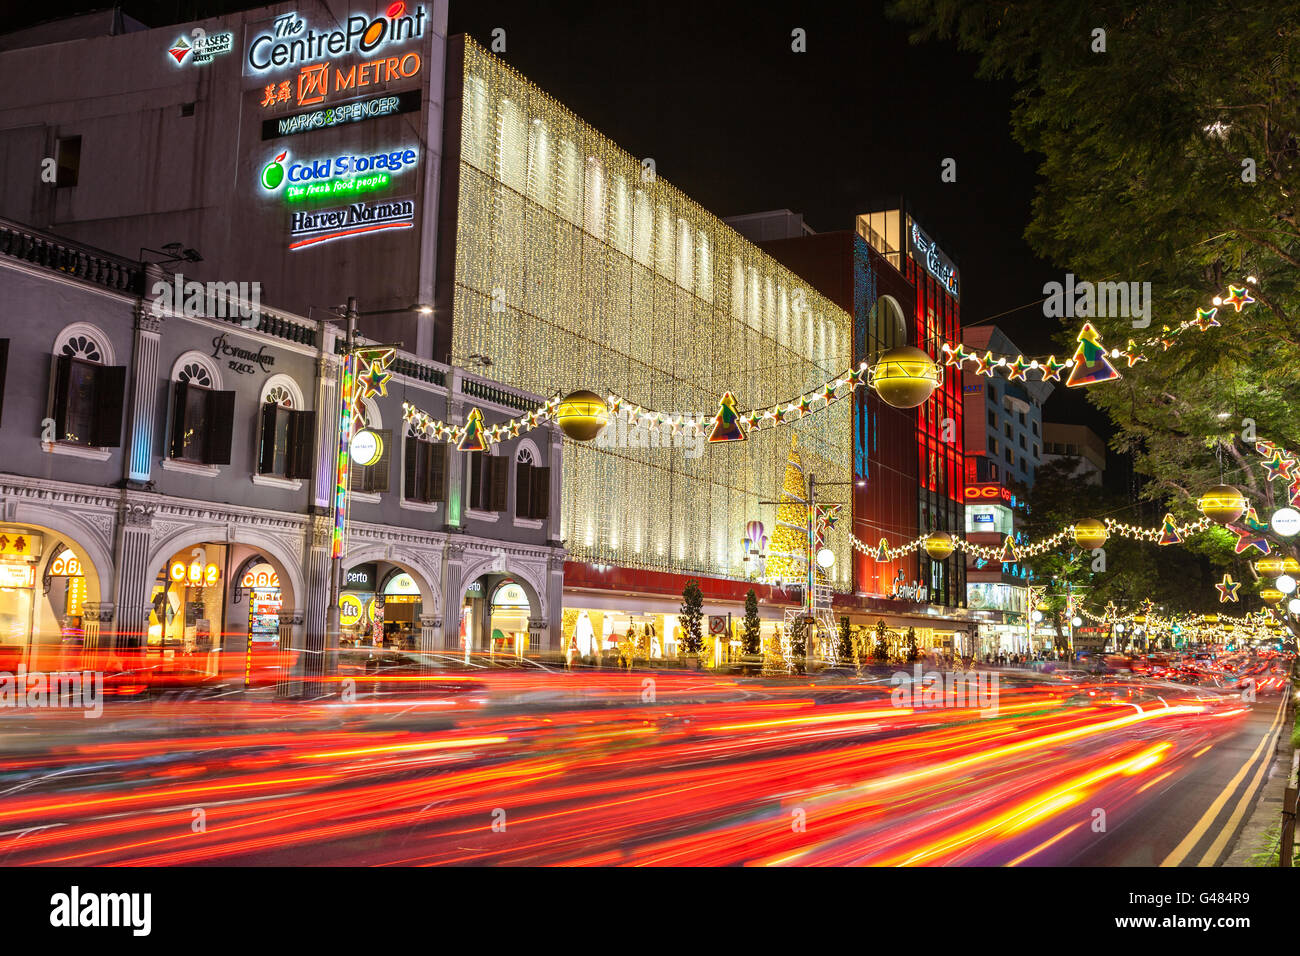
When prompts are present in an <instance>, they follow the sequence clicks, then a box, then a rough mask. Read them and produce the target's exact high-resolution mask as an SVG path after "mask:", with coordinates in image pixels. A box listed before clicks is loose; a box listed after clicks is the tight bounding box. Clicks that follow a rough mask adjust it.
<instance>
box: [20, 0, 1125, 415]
mask: <svg viewBox="0 0 1300 956" xmlns="http://www.w3.org/2000/svg"><path fill="white" fill-rule="evenodd" d="M329 2H330V3H331V4H332V5H335V6H336V7H337V11H336V12H337V13H339V15H340V16H345V15H346V13H347V12H349V11H348V10H346V9H344V8H345V7H346V5H347V4H346V0H329ZM94 6H96V5H95V4H86V3H84V2H82V3H78V2H76V0H53V2H47V3H44V4H42V5H41V6H40V8H39V10H33V11H32V12H29V13H28V14H27V16H26V18H25V19H26V20H27V22H36V21H38V20H41V19H47V18H49V17H50V16H52V15H54V14H57V13H63V12H73V11H74V10H77V9H81V10H85V9H91V8H94ZM255 6H259V4H255V3H240V2H230V0H140V2H132V0H126V2H125V3H123V8H124V10H125V11H126V12H127V13H128V14H131V15H132V16H135V17H136V18H137V19H140V20H142V21H143V22H145V23H146V24H148V25H150V26H162V25H165V24H167V23H176V22H184V21H186V20H190V19H195V18H198V17H201V16H209V15H212V16H215V15H220V14H221V13H224V12H229V11H232V10H240V9H249V8H253V7H255ZM817 6H818V9H815V10H811V9H809V5H807V4H793V3H791V4H787V5H786V10H785V11H784V12H783V11H782V10H781V9H779V8H775V7H773V6H768V5H763V6H757V5H753V4H743V3H730V2H680V3H679V2H661V3H654V4H646V3H627V4H611V3H609V2H608V0H594V2H581V0H578V2H551V3H538V2H537V0H530V2H527V3H525V2H516V0H451V8H450V23H449V32H450V33H452V34H455V33H463V32H464V33H469V34H471V35H472V36H474V37H475V38H476V39H477V40H479V41H480V42H481V43H483V44H484V45H488V44H490V42H491V38H492V30H493V29H494V28H496V27H501V28H503V29H504V30H505V31H506V50H505V52H504V54H502V55H503V57H504V59H505V60H506V61H507V62H509V63H510V64H511V65H512V66H514V67H515V68H517V69H519V70H520V71H521V72H522V73H524V74H525V75H527V76H528V77H529V78H530V79H531V80H533V81H534V82H536V83H537V84H538V85H539V86H541V87H542V88H543V89H545V90H547V91H548V92H549V93H551V94H552V95H553V96H555V97H556V98H557V99H559V100H560V101H561V102H563V103H565V104H566V105H567V106H569V108H570V109H572V110H573V111H574V112H575V113H576V114H577V115H578V116H580V117H582V118H583V119H585V120H587V121H588V122H589V123H591V124H592V125H593V126H594V127H596V128H597V129H599V130H600V131H601V132H603V133H605V134H606V135H608V136H609V137H610V138H612V139H613V140H614V141H615V142H617V143H619V144H620V145H621V146H623V147H624V148H625V149H626V150H628V151H629V152H630V153H632V154H633V155H635V156H638V157H642V158H644V157H647V156H649V157H653V158H654V160H655V163H656V167H657V170H658V173H659V175H661V176H663V177H665V178H666V179H668V180H669V181H670V182H672V183H673V184H674V185H675V186H677V187H678V188H680V189H681V190H682V191H684V192H685V193H686V194H687V195H689V196H691V197H692V198H693V199H695V200H696V201H698V202H699V203H700V204H701V205H702V206H704V207H705V208H707V209H709V210H711V211H713V212H714V213H716V214H717V215H719V216H723V217H725V216H730V215H736V214H740V213H746V212H757V211H761V210H766V209H780V208H788V209H791V210H793V211H795V212H801V213H803V214H804V216H805V220H806V222H807V223H808V224H809V225H810V226H811V227H812V228H813V229H816V230H818V231H832V230H839V229H852V228H853V225H854V216H855V215H856V214H857V213H859V212H862V211H865V210H866V209H867V208H868V207H869V206H870V205H872V204H873V203H874V202H876V201H878V200H888V199H890V198H891V197H897V196H899V195H903V196H906V197H907V198H908V200H909V201H910V203H911V206H912V210H913V213H914V215H915V216H916V218H917V220H918V221H919V222H920V223H921V224H922V226H923V227H924V228H925V229H926V231H927V232H928V233H929V234H930V236H931V237H932V238H934V239H935V240H936V241H937V242H938V243H939V245H940V247H941V248H942V249H943V250H944V251H945V252H946V253H947V254H948V255H949V257H951V258H952V259H953V260H955V261H956V262H957V264H958V266H959V268H960V269H961V278H962V319H963V322H964V323H965V324H966V325H972V324H975V323H978V322H985V321H995V322H996V323H997V324H999V325H1000V326H1002V328H1003V329H1005V330H1006V331H1007V332H1008V334H1010V336H1011V337H1012V339H1013V340H1015V342H1016V343H1017V344H1018V345H1019V346H1020V347H1021V348H1022V349H1023V350H1024V351H1025V352H1026V353H1042V352H1047V351H1060V348H1059V346H1057V345H1056V344H1055V343H1054V341H1053V339H1052V337H1053V335H1054V334H1055V333H1057V332H1058V327H1057V324H1056V321H1055V320H1053V319H1047V318H1045V317H1044V316H1043V314H1042V308H1041V305H1040V304H1039V300H1041V298H1042V287H1043V283H1044V282H1046V281H1048V280H1049V279H1053V278H1058V279H1059V278H1060V274H1061V273H1062V272H1064V271H1065V269H1064V268H1060V269H1053V268H1052V267H1051V266H1050V265H1049V264H1048V263H1046V262H1044V261H1042V260H1040V259H1038V258H1036V257H1035V256H1034V255H1033V254H1032V253H1031V252H1030V250H1029V247H1028V246H1027V244H1026V243H1025V241H1024V238H1023V233H1024V227H1025V224H1026V222H1027V221H1028V218H1029V208H1030V202H1031V200H1032V199H1033V195H1034V188H1035V184H1036V174H1035V168H1036V166H1037V158H1036V157H1033V156H1030V155H1026V154H1025V153H1024V152H1023V151H1022V150H1021V148H1020V147H1019V145H1018V144H1016V143H1015V142H1014V141H1013V140H1012V138H1011V133H1010V127H1009V113H1010V105H1011V96H1012V87H1011V85H1010V84H1009V83H1006V82H989V81H986V80H977V79H975V59H974V57H973V56H971V55H969V54H963V53H959V52H957V50H956V48H955V46H953V45H951V44H941V43H927V44H924V45H920V46H914V45H912V44H910V43H909V42H908V38H907V37H908V27H907V26H906V25H905V24H900V23H898V22H895V21H892V20H890V19H887V18H886V16H885V13H884V4H883V3H872V2H858V3H849V2H845V3H834V4H831V3H825V4H819V5H817ZM10 22H11V24H12V26H13V27H17V26H20V25H25V23H22V22H20V21H10ZM795 27H801V28H803V29H804V30H805V31H806V32H807V52H806V53H794V52H792V51H791V31H792V30H793V29H794V28H795ZM945 157H952V158H953V159H955V160H956V161H957V181H956V182H955V183H944V182H941V180H940V166H941V163H942V161H943V159H944V158H945ZM1062 391H1063V390H1062V389H1058V390H1057V393H1058V394H1059V393H1061V392H1062ZM1069 398H1070V399H1073V401H1069V402H1068V404H1067V403H1065V402H1061V401H1059V400H1057V399H1054V400H1053V401H1052V402H1051V403H1050V404H1049V406H1048V417H1049V418H1054V419H1079V420H1088V421H1089V422H1090V423H1093V424H1094V427H1098V424H1099V423H1101V422H1104V418H1101V417H1100V416H1099V415H1098V414H1097V413H1096V412H1093V411H1092V410H1091V409H1090V408H1089V407H1088V406H1087V405H1086V404H1085V403H1084V402H1083V401H1082V396H1075V395H1070V396H1069Z"/></svg>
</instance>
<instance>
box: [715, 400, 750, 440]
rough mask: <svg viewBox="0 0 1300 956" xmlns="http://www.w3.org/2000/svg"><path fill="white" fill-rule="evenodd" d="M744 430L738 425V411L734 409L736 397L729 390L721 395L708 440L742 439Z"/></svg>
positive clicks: (743, 438)
mask: <svg viewBox="0 0 1300 956" xmlns="http://www.w3.org/2000/svg"><path fill="white" fill-rule="evenodd" d="M744 440H745V432H744V430H743V429H742V428H741V427H740V412H738V411H736V398H735V396H734V395H732V394H731V393H730V392H727V393H726V394H725V395H723V396H722V401H721V402H720V403H719V405H718V414H717V415H716V416H715V417H714V419H713V428H712V430H711V431H710V432H709V441H744Z"/></svg>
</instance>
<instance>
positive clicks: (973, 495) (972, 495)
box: [966, 483, 1012, 501]
mask: <svg viewBox="0 0 1300 956" xmlns="http://www.w3.org/2000/svg"><path fill="white" fill-rule="evenodd" d="M995 498H1000V499H1001V500H1003V501H1011V500H1012V498H1011V492H1010V491H1008V490H1007V489H1006V488H1003V487H1002V486H1001V485H999V484H996V483H987V484H982V485H967V486H966V500H967V501H978V500H984V501H991V500H993V499H995Z"/></svg>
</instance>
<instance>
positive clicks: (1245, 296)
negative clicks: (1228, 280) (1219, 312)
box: [1223, 285, 1255, 312]
mask: <svg viewBox="0 0 1300 956" xmlns="http://www.w3.org/2000/svg"><path fill="white" fill-rule="evenodd" d="M1254 301H1255V300H1254V299H1252V298H1251V296H1250V293H1249V292H1248V291H1246V287H1245V286H1241V287H1240V288H1238V287H1237V286H1235V285H1230V286H1228V294H1227V295H1226V296H1224V297H1223V302H1224V304H1225V305H1230V306H1232V307H1233V308H1234V309H1235V310H1236V311H1238V312H1240V311H1241V310H1242V309H1243V308H1244V307H1246V306H1248V305H1250V304H1251V303H1252V302H1254Z"/></svg>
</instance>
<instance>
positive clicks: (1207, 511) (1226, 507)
mask: <svg viewBox="0 0 1300 956" xmlns="http://www.w3.org/2000/svg"><path fill="white" fill-rule="evenodd" d="M1196 507H1197V508H1199V509H1200V511H1201V514H1203V515H1205V517H1207V518H1209V519H1210V520H1211V521H1217V522H1219V523H1220V524H1228V523H1229V522H1231V521H1236V520H1237V519H1238V518H1240V517H1241V516H1242V515H1243V514H1245V513H1246V497H1245V495H1243V494H1242V493H1241V492H1240V491H1238V490H1237V489H1236V488H1234V487H1232V485H1215V486H1214V487H1213V488H1211V489H1210V490H1209V491H1207V492H1206V493H1205V494H1203V495H1201V497H1200V498H1198V499H1197V501H1196Z"/></svg>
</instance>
